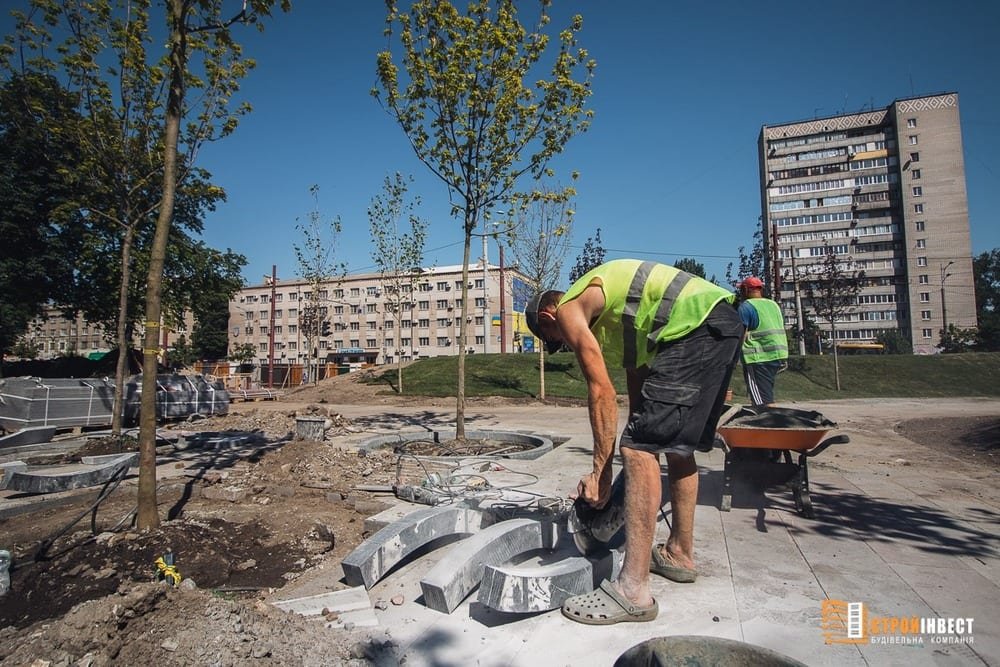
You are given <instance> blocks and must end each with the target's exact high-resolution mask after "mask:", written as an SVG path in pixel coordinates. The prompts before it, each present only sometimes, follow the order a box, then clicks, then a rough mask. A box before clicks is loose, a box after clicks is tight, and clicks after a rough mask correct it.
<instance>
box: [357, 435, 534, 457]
mask: <svg viewBox="0 0 1000 667" xmlns="http://www.w3.org/2000/svg"><path fill="white" fill-rule="evenodd" d="M465 437H466V438H468V439H469V440H493V441H499V442H504V443H510V444H511V445H519V446H524V445H531V448H530V449H521V450H520V451H515V452H508V453H505V454H475V455H470V454H460V455H457V456H424V455H420V458H421V459H424V460H439V461H448V460H451V461H454V460H455V459H456V458H476V459H520V460H531V459H537V458H538V457H540V456H541V455H543V454H545V453H547V452H550V451H552V441H551V440H549V439H548V438H545V437H543V436H540V435H525V434H524V433H511V432H508V431H466V432H465ZM454 439H455V431H418V432H414V433H397V434H395V435H383V436H379V437H377V438H371V439H370V440H366V441H364V442H363V443H362V444H361V447H360V450H361V451H363V452H372V451H375V450H378V449H386V448H395V447H396V446H397V445H402V444H405V443H408V442H415V441H422V440H430V441H433V442H440V443H444V442H448V441H449V440H454Z"/></svg>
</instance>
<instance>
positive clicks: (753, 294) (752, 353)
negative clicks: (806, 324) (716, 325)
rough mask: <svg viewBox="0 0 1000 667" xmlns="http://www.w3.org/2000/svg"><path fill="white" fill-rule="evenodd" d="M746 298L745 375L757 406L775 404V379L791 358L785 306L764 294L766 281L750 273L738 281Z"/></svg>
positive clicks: (742, 313) (742, 305) (743, 307)
mask: <svg viewBox="0 0 1000 667" xmlns="http://www.w3.org/2000/svg"><path fill="white" fill-rule="evenodd" d="M736 287H737V289H738V290H739V291H740V297H741V298H742V301H741V303H740V306H739V309H738V310H739V314H740V319H741V320H742V321H743V325H744V326H745V327H746V335H745V336H744V338H743V349H742V358H743V379H744V380H745V381H746V385H747V395H748V396H749V398H750V402H751V403H752V404H753V405H755V406H758V407H759V406H767V405H774V380H775V378H776V377H777V376H778V373H779V372H781V371H782V370H783V369H784V368H785V366H786V364H787V363H788V362H787V361H786V360H787V359H788V338H787V336H786V335H785V320H784V318H783V317H782V315H781V308H780V307H779V306H778V304H777V303H775V302H774V301H772V300H771V299H766V298H764V294H763V289H764V283H763V282H762V281H761V279H760V278H758V277H756V276H750V277H749V278H746V279H744V280H742V281H740V282H739V283H737V285H736Z"/></svg>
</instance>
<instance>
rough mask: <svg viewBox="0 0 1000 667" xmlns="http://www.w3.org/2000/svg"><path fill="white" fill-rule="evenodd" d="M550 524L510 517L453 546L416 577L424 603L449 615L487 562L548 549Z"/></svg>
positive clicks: (550, 535) (496, 562) (477, 579)
mask: <svg viewBox="0 0 1000 667" xmlns="http://www.w3.org/2000/svg"><path fill="white" fill-rule="evenodd" d="M554 533H555V531H554V526H553V525H552V524H547V523H542V522H540V521H536V520H535V519H510V520H508V521H501V522H500V523H496V524H494V525H492V526H490V527H489V528H486V529H484V530H482V531H480V532H479V533H477V534H475V535H473V536H472V537H470V538H468V539H466V540H463V541H462V542H460V543H458V544H456V545H454V546H453V547H452V548H451V549H450V550H449V551H448V553H447V554H445V556H444V558H442V559H441V560H440V561H438V563H437V565H435V566H434V567H433V568H432V569H431V571H430V572H428V573H427V575H426V576H425V577H424V578H423V579H421V580H420V588H421V590H422V591H423V593H424V604H426V605H427V606H428V607H429V608H431V609H433V610H435V611H440V612H443V613H445V614H450V613H451V612H452V611H454V610H455V607H457V606H458V605H459V604H460V603H461V602H462V600H464V599H465V597H466V596H467V595H468V594H469V593H470V592H471V591H472V589H473V588H475V587H476V585H477V584H478V583H479V582H480V580H481V579H482V578H483V572H484V570H485V568H486V566H488V565H500V564H502V563H506V562H507V561H509V560H510V559H511V558H513V557H514V556H517V555H520V554H523V553H526V552H528V551H534V550H536V549H551V548H552V546H553V544H554V541H555V539H554Z"/></svg>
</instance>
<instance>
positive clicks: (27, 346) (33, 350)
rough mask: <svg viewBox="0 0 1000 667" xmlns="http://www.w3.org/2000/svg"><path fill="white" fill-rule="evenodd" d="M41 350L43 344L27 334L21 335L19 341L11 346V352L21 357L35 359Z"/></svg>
mask: <svg viewBox="0 0 1000 667" xmlns="http://www.w3.org/2000/svg"><path fill="white" fill-rule="evenodd" d="M41 351H42V346H41V344H40V343H36V342H35V341H34V340H32V339H30V338H28V337H27V336H21V337H20V338H18V339H17V342H16V343H14V346H13V347H12V348H11V354H12V355H14V356H15V357H18V358H20V359H35V358H36V357H38V353H39V352H41Z"/></svg>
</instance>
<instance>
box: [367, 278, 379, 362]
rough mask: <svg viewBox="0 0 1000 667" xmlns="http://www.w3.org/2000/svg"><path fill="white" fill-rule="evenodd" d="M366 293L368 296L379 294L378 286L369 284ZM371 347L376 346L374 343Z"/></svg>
mask: <svg viewBox="0 0 1000 667" xmlns="http://www.w3.org/2000/svg"><path fill="white" fill-rule="evenodd" d="M365 294H367V295H368V296H378V287H376V286H375V285H369V286H368V287H366V288H365ZM371 347H375V346H374V345H372V346H371Z"/></svg>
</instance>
